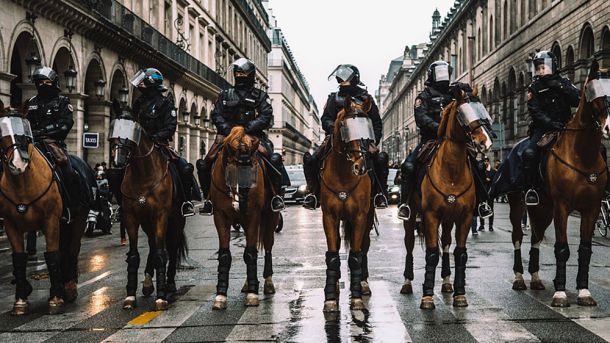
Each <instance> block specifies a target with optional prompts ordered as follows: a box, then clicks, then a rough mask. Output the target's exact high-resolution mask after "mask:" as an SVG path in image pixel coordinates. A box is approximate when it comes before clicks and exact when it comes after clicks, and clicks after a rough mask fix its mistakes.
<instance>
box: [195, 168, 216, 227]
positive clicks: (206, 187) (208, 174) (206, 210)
mask: <svg viewBox="0 0 610 343" xmlns="http://www.w3.org/2000/svg"><path fill="white" fill-rule="evenodd" d="M197 177H198V178H199V185H200V186H201V193H202V199H203V207H201V208H200V209H199V214H201V215H206V216H211V215H212V214H213V213H214V208H213V206H212V202H211V201H210V200H209V194H210V185H211V182H212V161H210V160H208V159H207V158H206V159H199V160H197Z"/></svg>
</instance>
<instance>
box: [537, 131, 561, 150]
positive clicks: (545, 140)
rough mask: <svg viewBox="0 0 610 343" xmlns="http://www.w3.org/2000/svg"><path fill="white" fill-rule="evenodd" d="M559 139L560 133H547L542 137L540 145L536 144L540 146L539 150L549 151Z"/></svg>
mask: <svg viewBox="0 0 610 343" xmlns="http://www.w3.org/2000/svg"><path fill="white" fill-rule="evenodd" d="M558 137H559V131H551V132H547V133H545V134H544V135H542V137H541V138H540V140H539V141H538V143H536V145H538V147H539V148H543V149H548V148H550V147H551V146H553V143H555V141H556V140H557V138H558Z"/></svg>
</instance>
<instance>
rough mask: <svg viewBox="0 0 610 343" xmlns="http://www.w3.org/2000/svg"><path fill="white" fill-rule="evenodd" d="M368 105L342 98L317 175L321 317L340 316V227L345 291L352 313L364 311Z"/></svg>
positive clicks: (369, 212) (369, 213)
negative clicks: (345, 253) (323, 247)
mask: <svg viewBox="0 0 610 343" xmlns="http://www.w3.org/2000/svg"><path fill="white" fill-rule="evenodd" d="M371 106H372V103H371V101H370V99H368V98H367V99H366V100H365V101H364V102H359V101H357V100H354V99H349V98H346V101H345V105H344V108H343V109H341V111H339V113H338V114H337V119H336V120H335V128H334V131H333V134H332V138H331V142H332V149H331V151H330V153H329V155H328V157H327V158H326V160H325V165H324V168H323V170H322V175H321V176H320V180H321V189H320V200H321V202H320V203H321V207H322V215H323V217H322V221H323V224H324V233H325V234H326V244H327V248H328V251H327V252H326V286H325V287H324V298H325V301H324V312H338V311H339V287H338V283H339V278H340V274H341V273H340V266H341V265H340V260H339V247H340V243H341V236H340V233H339V226H340V223H341V221H343V223H344V229H345V233H344V236H345V243H346V245H347V247H349V248H350V251H349V258H348V265H349V268H350V278H351V280H350V291H351V303H350V307H351V308H352V309H353V310H363V309H365V306H364V302H363V301H362V295H366V294H370V289H369V287H368V282H366V280H367V278H368V267H367V265H368V262H367V259H366V254H367V253H368V248H369V245H370V238H369V232H370V230H371V228H372V227H373V219H374V206H372V202H371V187H372V184H371V178H370V177H369V176H368V175H367V173H368V170H369V168H368V167H370V166H371V165H370V161H367V160H368V156H367V154H368V150H369V147H368V145H369V142H370V141H371V140H373V139H374V135H373V133H372V124H371V122H370V119H369V118H368V115H367V113H368V112H369V111H370V109H371Z"/></svg>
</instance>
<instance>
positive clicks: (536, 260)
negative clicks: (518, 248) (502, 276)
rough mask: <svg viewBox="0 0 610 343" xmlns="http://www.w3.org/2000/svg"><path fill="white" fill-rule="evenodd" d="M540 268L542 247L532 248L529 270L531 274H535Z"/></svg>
mask: <svg viewBox="0 0 610 343" xmlns="http://www.w3.org/2000/svg"><path fill="white" fill-rule="evenodd" d="M539 270H540V249H538V248H531V249H530V261H529V264H528V266H527V271H528V272H529V273H530V274H533V273H536V272H537V271H539Z"/></svg>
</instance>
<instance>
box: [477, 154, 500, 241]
mask: <svg viewBox="0 0 610 343" xmlns="http://www.w3.org/2000/svg"><path fill="white" fill-rule="evenodd" d="M483 164H484V170H483V176H484V180H483V182H484V184H485V188H486V189H487V190H489V187H491V181H492V180H493V179H494V175H495V174H496V171H497V170H498V169H497V168H495V169H494V168H491V163H490V162H489V158H487V157H485V159H484V160H483ZM497 165H498V163H497V161H496V166H497ZM494 200H495V199H489V200H488V201H489V206H490V207H491V210H492V212H493V209H494V203H495V201H494ZM479 218H480V223H479V231H485V218H483V217H479ZM488 224H489V227H488V228H489V231H490V232H492V231H493V230H494V215H493V214H492V215H491V217H489V219H488Z"/></svg>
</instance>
